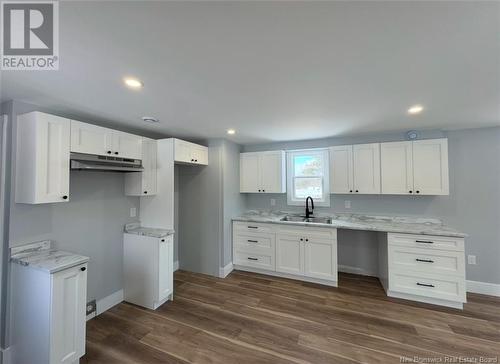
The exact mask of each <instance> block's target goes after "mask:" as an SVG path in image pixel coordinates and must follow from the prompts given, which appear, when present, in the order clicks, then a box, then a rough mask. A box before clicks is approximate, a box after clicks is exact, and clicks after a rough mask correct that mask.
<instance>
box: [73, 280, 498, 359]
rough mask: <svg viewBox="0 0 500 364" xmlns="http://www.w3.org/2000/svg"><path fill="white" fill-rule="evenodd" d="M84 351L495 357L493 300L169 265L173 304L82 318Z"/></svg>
mask: <svg viewBox="0 0 500 364" xmlns="http://www.w3.org/2000/svg"><path fill="white" fill-rule="evenodd" d="M86 352H87V354H86V355H85V356H84V357H83V358H82V359H81V361H80V363H183V364H184V363H223V364H226V363H227V364H231V363H237V364H246V363H252V364H253V363H273V364H274V363H276V364H279V363H347V364H348V363H370V364H372V363H381V364H382V363H383V364H386V363H414V362H425V363H428V362H443V363H454V362H457V363H458V362H460V363H462V362H465V361H464V360H465V359H469V360H476V361H469V362H478V363H480V362H481V363H482V362H490V363H498V362H500V299H499V298H495V297H489V296H482V295H475V294H469V295H468V303H467V304H466V305H465V308H464V310H463V311H461V310H455V309H448V308H442V307H437V306H431V305H426V304H419V303H414V302H409V301H404V300H398V299H392V298H388V297H386V296H385V293H384V290H383V289H382V286H381V285H380V283H379V281H378V280H377V279H376V278H372V277H364V276H358V275H352V274H340V275H339V287H338V288H331V287H326V286H321V285H317V284H310V283H304V282H299V281H294V280H289V279H282V278H275V277H270V276H265V275H259V274H254V273H247V272H242V271H234V272H232V273H231V274H230V275H229V276H228V277H227V278H225V279H220V278H214V277H210V276H206V275H202V274H196V273H190V272H185V271H177V272H176V273H175V297H174V301H173V302H168V303H166V304H164V305H163V306H162V307H160V308H159V309H158V310H156V311H151V310H148V309H144V308H141V307H138V306H134V305H132V304H128V303H121V304H119V305H117V306H115V307H113V308H112V309H111V310H109V311H107V312H105V313H103V314H101V315H100V316H98V317H96V318H94V319H92V320H90V321H88V322H87V347H86ZM417 360H420V361H417ZM460 360H462V361H460ZM480 360H483V361H480ZM487 360H490V361H487Z"/></svg>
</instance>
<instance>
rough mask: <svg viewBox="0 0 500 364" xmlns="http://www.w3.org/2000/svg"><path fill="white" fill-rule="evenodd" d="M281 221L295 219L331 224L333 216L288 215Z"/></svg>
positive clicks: (297, 220)
mask: <svg viewBox="0 0 500 364" xmlns="http://www.w3.org/2000/svg"><path fill="white" fill-rule="evenodd" d="M281 221H295V222H309V223H313V224H314V223H316V224H331V223H332V218H331V217H309V218H306V217H305V216H299V215H286V216H285V217H284V218H282V219H281Z"/></svg>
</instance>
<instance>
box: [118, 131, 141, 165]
mask: <svg viewBox="0 0 500 364" xmlns="http://www.w3.org/2000/svg"><path fill="white" fill-rule="evenodd" d="M113 155H117V156H119V157H124V158H131V159H141V158H142V137H140V136H137V135H133V134H128V133H123V132H121V131H117V130H113Z"/></svg>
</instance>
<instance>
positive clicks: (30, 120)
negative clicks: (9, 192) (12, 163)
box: [15, 112, 70, 204]
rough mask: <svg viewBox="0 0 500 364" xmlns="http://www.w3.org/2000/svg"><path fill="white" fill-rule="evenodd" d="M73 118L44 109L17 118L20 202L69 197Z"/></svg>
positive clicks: (17, 175)
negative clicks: (69, 118) (70, 146)
mask: <svg viewBox="0 0 500 364" xmlns="http://www.w3.org/2000/svg"><path fill="white" fill-rule="evenodd" d="M69 140H70V120H68V119H65V118H61V117H58V116H54V115H49V114H45V113H41V112H30V113H27V114H23V115H19V116H18V118H17V143H16V145H17V148H16V167H15V169H16V184H15V201H16V202H17V203H28V204H39V203H53V202H65V201H68V200H69V161H70V152H69Z"/></svg>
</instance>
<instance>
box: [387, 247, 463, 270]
mask: <svg viewBox="0 0 500 364" xmlns="http://www.w3.org/2000/svg"><path fill="white" fill-rule="evenodd" d="M389 264H390V269H391V270H396V271H401V272H407V271H413V272H424V273H433V274H437V277H440V275H441V274H449V275H455V276H459V277H464V276H465V257H464V253H462V252H457V251H449V250H435V249H433V250H429V249H425V248H408V247H405V246H390V247H389Z"/></svg>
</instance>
